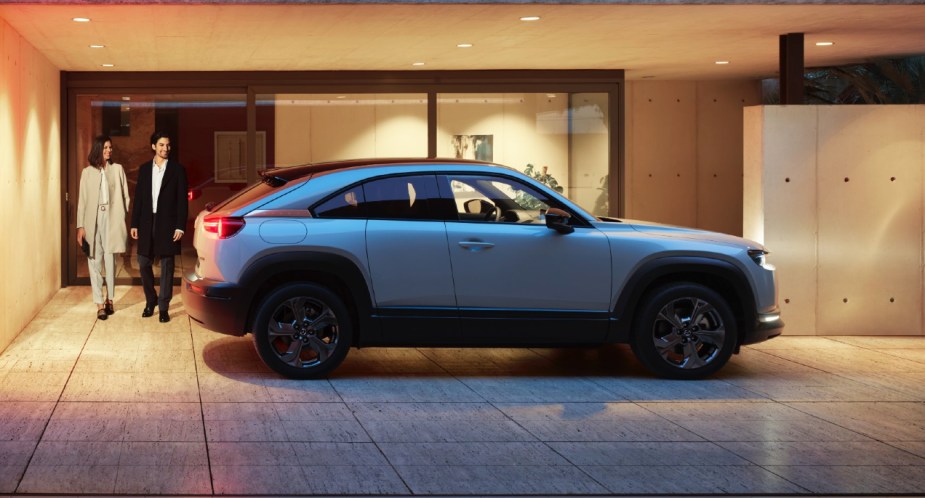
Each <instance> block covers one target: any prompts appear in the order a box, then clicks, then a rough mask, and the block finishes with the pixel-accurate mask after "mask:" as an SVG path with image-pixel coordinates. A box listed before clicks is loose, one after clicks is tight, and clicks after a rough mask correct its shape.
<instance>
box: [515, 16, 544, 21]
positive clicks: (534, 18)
mask: <svg viewBox="0 0 925 498" xmlns="http://www.w3.org/2000/svg"><path fill="white" fill-rule="evenodd" d="M520 20H521V21H539V20H540V16H524V17H521V18H520Z"/></svg>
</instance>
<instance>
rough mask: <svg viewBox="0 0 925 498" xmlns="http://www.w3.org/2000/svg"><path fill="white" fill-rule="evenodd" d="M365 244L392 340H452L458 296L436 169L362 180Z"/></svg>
mask: <svg viewBox="0 0 925 498" xmlns="http://www.w3.org/2000/svg"><path fill="white" fill-rule="evenodd" d="M363 194H364V196H365V210H366V213H367V216H368V219H369V221H368V222H367V225H366V250H367V256H368V261H369V274H370V278H371V280H372V285H373V294H374V295H373V300H374V303H375V306H376V308H377V309H376V311H375V312H376V313H377V316H378V317H379V319H380V322H381V323H382V325H383V339H384V340H385V341H388V342H403V341H408V342H414V343H432V344H449V343H452V342H454V340H455V337H456V335H457V334H456V298H455V290H454V288H453V275H452V272H451V270H450V255H449V251H448V249H447V241H446V224H445V222H444V220H443V218H444V215H443V213H441V212H440V209H439V207H438V205H439V203H440V202H442V201H441V200H440V195H439V192H438V189H437V180H436V177H435V176H434V175H412V176H391V177H385V178H378V179H375V180H372V181H369V182H367V183H365V184H364V185H363Z"/></svg>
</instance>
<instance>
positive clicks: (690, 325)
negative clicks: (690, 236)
mask: <svg viewBox="0 0 925 498" xmlns="http://www.w3.org/2000/svg"><path fill="white" fill-rule="evenodd" d="M737 337H738V334H737V330H736V321H735V316H734V315H733V314H732V309H731V308H730V307H729V304H728V303H727V302H726V300H725V299H723V297H722V296H720V295H719V294H718V293H716V292H715V291H713V290H711V289H709V288H707V287H704V286H702V285H699V284H694V283H677V284H672V285H666V286H663V287H659V288H657V289H655V290H654V291H652V292H651V293H649V294H647V296H646V297H645V298H644V299H643V302H642V308H641V312H640V313H639V314H638V315H637V316H636V319H635V320H634V322H633V338H632V347H633V352H634V353H635V354H636V357H637V358H639V361H641V362H642V363H643V364H644V365H645V366H646V367H647V368H648V369H649V370H651V371H652V372H654V373H655V374H656V375H659V376H660V377H665V378H670V379H700V378H703V377H707V376H709V375H711V374H713V373H715V372H716V371H717V370H719V369H720V368H722V366H723V365H725V364H726V362H727V361H729V358H730V357H731V356H732V352H733V350H734V349H735V345H736V338H737Z"/></svg>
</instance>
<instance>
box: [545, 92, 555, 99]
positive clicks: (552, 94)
mask: <svg viewBox="0 0 925 498" xmlns="http://www.w3.org/2000/svg"><path fill="white" fill-rule="evenodd" d="M546 98H550V99H554V98H556V94H554V93H547V94H546Z"/></svg>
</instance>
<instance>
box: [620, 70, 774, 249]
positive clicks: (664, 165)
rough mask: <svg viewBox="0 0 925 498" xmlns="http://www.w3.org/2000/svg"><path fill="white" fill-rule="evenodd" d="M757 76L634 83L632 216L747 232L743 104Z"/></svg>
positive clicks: (629, 113)
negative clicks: (724, 79)
mask: <svg viewBox="0 0 925 498" xmlns="http://www.w3.org/2000/svg"><path fill="white" fill-rule="evenodd" d="M760 103H761V86H760V83H759V82H757V81H628V82H627V84H626V186H627V188H626V196H627V198H626V214H627V217H628V218H635V219H644V220H650V221H657V222H661V223H668V224H672V225H682V226H689V227H697V228H704V229H707V230H713V231H717V232H724V233H729V234H733V235H741V234H742V109H743V108H745V107H746V106H754V105H757V104H760Z"/></svg>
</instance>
